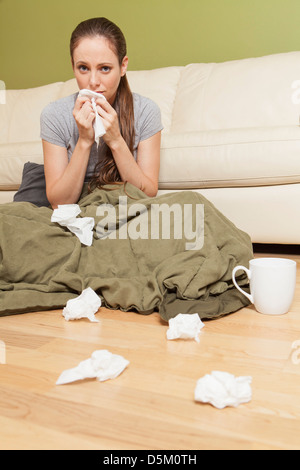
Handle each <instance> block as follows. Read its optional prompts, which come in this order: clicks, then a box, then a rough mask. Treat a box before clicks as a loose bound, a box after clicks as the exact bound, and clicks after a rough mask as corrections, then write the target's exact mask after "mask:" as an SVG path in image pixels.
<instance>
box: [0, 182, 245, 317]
mask: <svg viewBox="0 0 300 470" xmlns="http://www.w3.org/2000/svg"><path fill="white" fill-rule="evenodd" d="M78 204H79V206H80V208H81V213H80V215H79V216H78V217H93V218H94V220H95V226H94V230H93V243H92V245H91V246H85V245H83V244H82V243H81V242H80V240H79V238H78V237H77V236H76V235H75V234H73V233H71V232H70V231H69V230H68V228H66V227H62V226H61V225H59V224H58V223H55V222H51V216H52V214H53V211H52V209H50V208H48V207H41V208H39V207H37V206H35V205H33V204H30V203H27V202H13V203H8V204H2V205H1V206H0V315H12V314H19V313H25V312H34V311H35V312H37V311H41V310H50V309H58V308H63V307H64V306H65V305H66V303H67V301H68V300H69V299H71V298H75V297H77V296H78V295H79V294H81V292H82V291H83V290H84V289H85V288H87V287H91V288H92V289H93V290H94V291H95V292H97V294H98V295H99V296H100V297H101V300H102V305H104V306H106V307H108V308H112V309H121V310H124V311H134V312H137V313H141V314H149V313H152V312H154V311H158V312H159V313H160V315H161V317H162V318H163V319H164V320H168V319H169V318H171V317H174V316H175V315H176V314H177V313H196V312H197V313H198V314H199V316H200V317H201V318H202V319H208V318H217V317H219V316H221V315H225V314H228V313H232V312H235V311H237V310H239V309H240V308H242V307H244V306H245V305H248V301H247V299H246V298H245V297H244V296H242V295H241V294H240V293H239V292H238V291H237V290H236V289H235V288H233V285H232V281H231V273H232V270H233V268H234V267H235V266H236V265H238V264H243V265H245V266H248V264H249V260H250V259H251V258H252V257H253V252H252V244H251V240H250V238H249V236H248V235H247V234H246V233H244V232H242V231H241V230H239V229H238V228H237V227H236V226H235V225H234V224H233V223H231V222H230V221H229V220H228V219H227V218H226V217H224V215H223V214H221V213H220V212H219V211H218V210H217V209H216V208H215V207H214V206H213V205H212V204H211V203H210V202H209V201H208V200H207V199H205V198H204V197H203V196H202V195H200V194H198V193H196V192H193V191H183V192H173V193H168V194H163V195H160V196H158V197H155V198H149V197H147V196H146V195H145V194H144V193H143V192H142V191H140V190H138V189H137V188H135V187H134V186H132V185H130V184H127V185H126V186H125V187H124V185H117V186H113V187H111V186H107V187H104V188H103V189H96V190H95V191H93V192H92V193H91V194H86V195H83V196H82V198H81V199H80V201H79V203H78ZM238 282H239V283H240V284H241V285H245V284H247V280H246V279H245V278H244V277H241V278H240V279H239V280H238Z"/></svg>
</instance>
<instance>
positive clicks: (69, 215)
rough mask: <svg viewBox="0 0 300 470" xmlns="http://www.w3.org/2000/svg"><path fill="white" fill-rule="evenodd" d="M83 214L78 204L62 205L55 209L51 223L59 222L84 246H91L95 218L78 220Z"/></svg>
mask: <svg viewBox="0 0 300 470" xmlns="http://www.w3.org/2000/svg"><path fill="white" fill-rule="evenodd" d="M80 212H81V210H80V207H79V206H78V204H62V205H59V206H58V208H57V209H54V211H53V214H52V217H51V222H57V223H58V224H59V225H61V226H62V227H67V228H68V229H69V230H70V232H72V233H74V234H75V235H76V236H77V237H78V238H79V240H80V241H81V243H82V244H83V245H87V246H91V245H92V243H93V228H94V225H95V220H94V218H93V217H81V218H78V219H77V218H76V217H77V215H79V214H80Z"/></svg>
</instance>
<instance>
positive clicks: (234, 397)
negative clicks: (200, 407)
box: [194, 371, 252, 409]
mask: <svg viewBox="0 0 300 470" xmlns="http://www.w3.org/2000/svg"><path fill="white" fill-rule="evenodd" d="M251 383H252V377H246V376H245V377H243V376H242V377H235V376H234V375H232V374H229V373H228V372H220V371H213V372H212V373H211V374H206V375H205V376H204V377H202V378H201V379H199V380H198V381H197V385H196V388H195V392H194V396H195V400H196V401H199V402H202V403H210V404H211V405H213V406H214V407H216V408H219V409H223V408H225V407H226V406H233V407H237V406H238V405H240V404H241V403H248V402H249V401H250V400H251V398H252V389H251Z"/></svg>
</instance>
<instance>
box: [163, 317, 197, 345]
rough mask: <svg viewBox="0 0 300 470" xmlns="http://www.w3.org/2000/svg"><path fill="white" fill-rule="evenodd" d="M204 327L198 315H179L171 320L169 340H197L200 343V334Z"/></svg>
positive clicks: (168, 331) (168, 333) (168, 332)
mask: <svg viewBox="0 0 300 470" xmlns="http://www.w3.org/2000/svg"><path fill="white" fill-rule="evenodd" d="M203 327H204V323H203V322H202V321H201V320H200V317H199V315H198V313H192V314H186V313H179V314H178V315H176V317H174V318H171V319H170V320H169V329H168V330H167V339H178V338H182V339H195V341H197V343H199V341H200V340H199V337H198V336H199V333H200V331H201V330H202V328H203Z"/></svg>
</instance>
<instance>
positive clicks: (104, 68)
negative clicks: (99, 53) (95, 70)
mask: <svg viewBox="0 0 300 470" xmlns="http://www.w3.org/2000/svg"><path fill="white" fill-rule="evenodd" d="M101 70H102V72H104V73H107V72H109V71H110V67H108V65H104V66H103V67H101Z"/></svg>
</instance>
